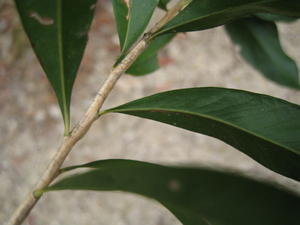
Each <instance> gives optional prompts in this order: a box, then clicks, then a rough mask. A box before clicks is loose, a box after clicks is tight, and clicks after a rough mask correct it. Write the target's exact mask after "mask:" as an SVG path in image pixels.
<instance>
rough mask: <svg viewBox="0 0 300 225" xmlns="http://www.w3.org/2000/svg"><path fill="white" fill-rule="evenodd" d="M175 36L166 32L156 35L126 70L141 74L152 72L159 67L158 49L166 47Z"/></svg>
mask: <svg viewBox="0 0 300 225" xmlns="http://www.w3.org/2000/svg"><path fill="white" fill-rule="evenodd" d="M174 36H175V35H174V34H166V35H162V36H159V37H156V38H155V39H154V40H153V41H152V43H151V44H150V45H149V46H148V48H147V49H146V50H145V51H144V52H143V53H142V54H141V55H140V56H139V57H138V58H137V59H136V61H135V62H134V63H133V64H132V65H131V67H130V68H129V69H128V70H127V71H126V72H127V73H129V74H132V75H138V76H139V75H145V74H148V73H152V72H154V71H155V70H157V69H159V63H158V59H157V54H158V51H159V50H160V49H162V48H163V47H165V46H166V45H167V44H168V43H169V42H170V41H171V40H172V38H173V37H174Z"/></svg>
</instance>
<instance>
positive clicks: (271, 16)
mask: <svg viewBox="0 0 300 225" xmlns="http://www.w3.org/2000/svg"><path fill="white" fill-rule="evenodd" d="M255 16H257V17H258V18H260V19H263V20H267V21H273V22H285V23H292V22H295V21H296V20H297V19H298V18H294V17H288V16H281V15H274V14H269V13H257V14H256V15H255Z"/></svg>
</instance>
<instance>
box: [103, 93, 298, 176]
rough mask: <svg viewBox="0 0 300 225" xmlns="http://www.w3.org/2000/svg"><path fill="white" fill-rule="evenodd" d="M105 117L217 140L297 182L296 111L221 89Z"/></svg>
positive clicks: (153, 100)
mask: <svg viewBox="0 0 300 225" xmlns="http://www.w3.org/2000/svg"><path fill="white" fill-rule="evenodd" d="M107 112H119V113H125V114H129V115H134V116H139V117H142V118H148V119H152V120H156V121H160V122H163V123H167V124H170V125H173V126H177V127H180V128H184V129H187V130H190V131H194V132H198V133H202V134H206V135H209V136H212V137H215V138H218V139H220V140H222V141H224V142H226V143H228V144H230V145H232V146H233V147H235V148H237V149H238V150H240V151H242V152H244V153H245V154H247V155H248V156H250V157H252V158H253V159H254V160H256V161H257V162H259V163H261V164H263V165H264V166H266V167H268V168H270V169H272V170H274V171H276V172H278V173H281V174H283V175H286V176H288V177H290V178H294V179H296V180H300V163H299V161H300V120H299V118H300V106H298V105H295V104H292V103H289V102H286V101H284V100H280V99H277V98H273V97H270V96H266V95H260V94H255V93H251V92H246V91H240V90H233V89H224V88H190V89H181V90H174V91H169V92H164V93H159V94H156V95H152V96H149V97H145V98H142V99H139V100H136V101H133V102H129V103H127V104H124V105H121V106H119V107H116V108H113V109H109V110H107V111H105V112H104V113H107Z"/></svg>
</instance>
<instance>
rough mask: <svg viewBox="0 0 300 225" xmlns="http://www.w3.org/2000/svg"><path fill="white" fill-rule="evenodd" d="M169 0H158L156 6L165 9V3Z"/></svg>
mask: <svg viewBox="0 0 300 225" xmlns="http://www.w3.org/2000/svg"><path fill="white" fill-rule="evenodd" d="M169 2H170V0H159V2H158V7H159V8H161V9H163V10H167V5H168V3H169Z"/></svg>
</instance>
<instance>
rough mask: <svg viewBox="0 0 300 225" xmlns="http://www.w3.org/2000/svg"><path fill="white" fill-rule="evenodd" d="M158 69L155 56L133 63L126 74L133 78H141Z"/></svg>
mask: <svg viewBox="0 0 300 225" xmlns="http://www.w3.org/2000/svg"><path fill="white" fill-rule="evenodd" d="M158 69H159V63H158V59H157V55H154V56H151V57H149V58H146V59H144V60H139V61H135V62H134V63H133V64H132V65H131V67H130V68H129V69H128V70H127V71H126V73H128V74H131V75H134V76H143V75H146V74H149V73H153V72H155V71H156V70H158Z"/></svg>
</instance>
